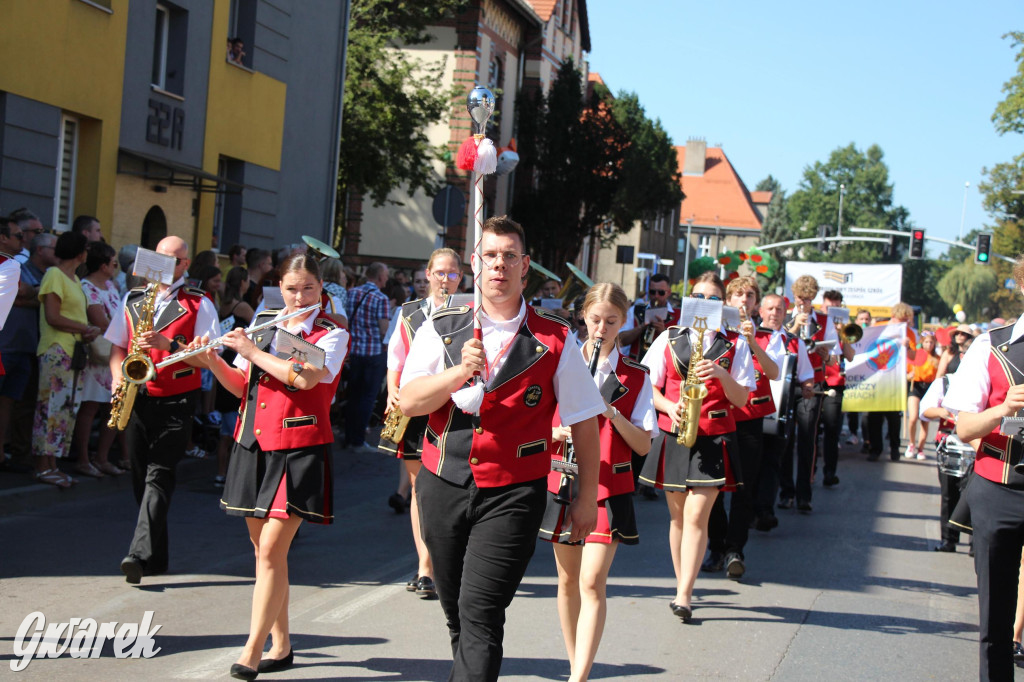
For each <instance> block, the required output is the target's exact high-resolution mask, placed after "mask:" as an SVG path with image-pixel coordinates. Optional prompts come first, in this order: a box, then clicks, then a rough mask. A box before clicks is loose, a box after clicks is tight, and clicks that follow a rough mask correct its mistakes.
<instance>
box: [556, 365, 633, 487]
mask: <svg viewBox="0 0 1024 682" xmlns="http://www.w3.org/2000/svg"><path fill="white" fill-rule="evenodd" d="M646 380H647V368H646V367H644V366H643V365H641V364H639V363H636V362H633V361H632V360H630V359H629V358H626V357H623V356H622V355H621V354H620V355H619V362H618V364H617V365H616V367H615V373H614V374H612V375H610V376H609V377H608V378H607V379H606V380H605V382H604V384H603V385H602V386H601V396H602V397H603V398H604V399H605V402H607V403H608V404H609V405H612V406H613V407H615V409H617V410H618V411H619V412H621V413H622V416H623V417H625V418H626V419H629V418H630V415H632V414H633V409H634V408H635V407H636V401H637V398H639V397H640V391H641V390H643V387H644V382H645V381H646ZM554 423H556V424H559V423H561V422H559V421H558V415H557V413H556V415H555V420H554ZM597 424H598V428H599V429H600V435H601V468H600V469H599V473H598V480H597V501H598V502H600V501H602V500H606V499H608V498H609V497H613V496H615V495H622V494H623V493H630V492H633V449H632V448H630V447H629V445H628V444H627V443H626V441H625V440H623V438H622V436H620V435H619V432H618V431H616V430H615V427H614V426H612V423H611V422H610V421H609V420H608V419H605V417H604V416H603V415H600V416H598V418H597ZM563 447H564V443H562V444H559V446H558V449H557V450H556V451H555V453H554V454H553V455H552V459H553V460H554V459H561V458H562V448H563ZM561 480H562V475H561V474H560V473H558V472H557V471H551V472H550V473H548V490H549V491H550V492H552V493H557V492H558V487H559V484H560V483H561Z"/></svg>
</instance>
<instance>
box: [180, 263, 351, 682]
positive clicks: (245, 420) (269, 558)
mask: <svg viewBox="0 0 1024 682" xmlns="http://www.w3.org/2000/svg"><path fill="white" fill-rule="evenodd" d="M280 272H281V284H280V286H281V295H282V296H283V297H284V301H285V309H284V310H283V311H277V310H268V311H264V312H263V313H260V314H259V315H257V316H256V318H255V319H254V320H253V324H254V325H256V324H262V323H264V322H268V321H271V320H273V319H275V318H277V317H279V316H281V315H283V314H287V313H291V312H295V311H296V310H298V309H300V308H304V307H307V306H310V305H313V304H315V303H317V302H318V301H320V293H321V285H322V283H321V279H320V269H319V267H318V266H317V263H316V260H315V259H313V258H311V257H309V256H307V255H305V254H299V255H295V256H292V257H290V258H288V259H287V260H285V261H284V263H282V265H281V268H280ZM282 331H283V332H288V333H290V334H292V335H294V336H297V337H299V338H301V339H303V340H304V341H306V342H308V343H311V344H313V345H315V346H317V347H319V348H321V349H323V351H324V356H325V359H324V366H323V367H320V368H318V367H316V366H315V365H313V364H311V363H309V362H298V361H296V360H295V359H294V358H292V357H289V356H288V355H287V354H286V353H284V352H281V351H278V349H277V346H278V334H279V333H280V332H282ZM223 340H224V346H225V347H226V348H230V349H232V350H234V351H235V352H236V353H237V354H238V357H237V358H236V359H235V361H234V366H233V367H230V366H228V364H227V363H226V362H224V360H222V359H221V358H220V357H218V356H217V354H216V352H215V351H214V350H210V351H207V352H206V353H204V354H202V355H201V356H199V357H200V358H202V360H203V362H204V363H205V364H206V365H207V366H208V367H209V368H210V369H211V370H212V371H213V373H214V376H216V377H217V380H218V381H219V382H220V383H221V384H222V385H223V386H224V387H225V388H226V389H227V390H228V391H231V393H233V394H235V395H236V396H239V397H241V398H242V409H241V414H240V416H239V419H238V423H237V425H236V427H235V446H234V451H233V452H232V454H231V462H230V464H229V466H228V474H227V481H226V483H225V486H224V493H223V497H222V499H221V507H222V508H223V509H224V510H226V511H227V513H228V514H229V515H232V516H244V517H246V525H247V526H248V529H249V539H250V540H252V543H253V545H254V546H255V548H256V586H255V588H254V591H253V603H252V621H251V625H250V630H249V639H248V641H247V642H246V643H245V647H244V648H243V649H242V654H241V656H239V658H238V662H237V663H236V664H234V665H233V666H231V675H232V676H233V677H236V678H238V679H253V678H255V677H256V675H257V674H258V673H259V672H271V671H273V670H282V669H284V668H287V667H289V666H290V665H291V664H292V650H291V641H290V638H289V629H288V548H289V547H290V546H291V542H292V538H294V537H295V532H296V531H297V530H298V528H299V524H300V523H301V522H302V521H303V519H305V520H307V521H311V522H313V523H320V524H327V523H331V522H332V520H333V518H334V515H333V502H332V488H331V443H332V442H333V441H334V436H333V434H332V432H331V422H330V417H329V414H328V411H329V409H330V404H331V397H332V396H333V395H334V391H335V388H336V386H337V383H338V372H339V370H340V369H341V363H342V361H343V360H344V358H345V350H346V348H347V343H348V333H347V332H346V331H345V330H343V329H340V328H339V327H338V326H337V325H336V324H335V323H334V322H332V321H331V320H330V318H329V317H327V315H326V314H325V313H324V312H323V311H322V310H320V311H314V312H311V313H309V314H307V315H305V316H300V317H294V318H291V319H290V320H285V321H283V322H280V323H278V325H277V326H276V327H272V328H269V329H266V330H263V331H262V332H259V333H257V334H256V335H255V337H254V338H250V337H249V336H247V335H246V334H245V332H244V331H243V330H241V329H235V330H234V331H232V332H229V333H228V334H227V335H225V336H224V339H223ZM202 342H204V340H199V341H197V342H195V345H198V344H200V343H202ZM268 634H269V635H271V638H272V644H271V647H270V651H269V652H268V657H267V658H266V659H263V660H262V661H261V660H260V656H261V655H262V653H263V647H264V645H265V644H266V640H267V635H268Z"/></svg>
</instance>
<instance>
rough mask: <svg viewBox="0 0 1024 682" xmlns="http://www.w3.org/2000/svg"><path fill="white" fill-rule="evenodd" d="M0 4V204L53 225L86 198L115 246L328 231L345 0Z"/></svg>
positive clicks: (277, 241)
mask: <svg viewBox="0 0 1024 682" xmlns="http://www.w3.org/2000/svg"><path fill="white" fill-rule="evenodd" d="M7 9H8V10H9V11H8V12H7V14H8V15H10V16H6V17H4V21H3V22H0V37H2V38H3V39H2V40H0V59H3V60H4V63H5V64H17V65H18V68H15V69H4V70H0V125H3V126H4V131H5V135H4V136H3V139H4V140H5V142H4V143H3V147H2V148H0V210H3V211H9V210H11V209H14V208H17V207H18V206H26V207H28V208H30V209H31V210H33V211H35V212H36V213H37V214H39V215H40V216H43V222H44V224H47V225H51V224H52V226H53V227H55V228H56V229H58V230H59V229H66V228H67V226H68V225H69V224H70V221H71V220H73V218H74V216H75V215H77V214H83V213H85V214H92V215H95V216H96V217H97V218H99V219H100V222H101V224H102V225H103V230H104V234H105V236H106V238H107V240H108V241H110V242H111V243H112V244H113V245H114V246H120V245H123V244H130V243H138V244H141V245H143V246H147V247H152V246H154V245H155V244H156V242H157V241H159V239H160V238H162V237H163V236H166V235H177V236H180V237H182V238H184V239H185V240H186V241H188V242H189V243H190V244H192V245H193V248H194V250H195V251H199V250H202V249H208V248H214V249H219V248H223V249H225V250H226V249H227V247H229V246H230V245H232V244H234V243H242V244H245V245H246V246H249V247H263V248H271V247H273V246H275V245H281V244H283V243H292V242H298V241H300V236H301V235H303V234H309V235H312V236H314V237H317V238H319V239H323V240H329V239H330V235H331V228H332V225H333V215H334V200H335V195H336V190H335V187H336V180H335V178H336V176H337V166H336V164H337V155H336V149H337V141H338V132H339V130H340V128H339V126H340V123H341V116H340V114H341V111H340V105H341V88H342V85H343V81H344V54H345V52H344V48H345V42H346V36H347V24H348V2H347V0H343V1H340V2H339V1H335V0H302V1H301V2H299V1H298V0H274V1H273V2H270V1H269V0H214V1H213V2H211V1H210V0H174V1H173V2H171V1H165V0H33V1H32V2H28V1H25V0H20V1H18V2H13V3H11V4H10V5H9V6H8V8H7ZM55 37H57V38H56V39H55ZM234 37H240V38H241V39H242V40H243V42H244V44H245V47H244V49H245V55H244V56H242V57H240V58H238V59H237V60H234V59H229V58H228V50H227V42H228V39H229V38H234ZM38 45H46V46H47V49H46V50H38V49H31V48H30V46H38ZM28 55H31V58H29V57H28ZM40 55H42V57H41V56H40ZM6 140H14V143H12V144H11V145H8V144H6ZM27 166H31V169H32V172H31V173H26V172H25V168H26V167H27ZM50 217H52V218H50ZM48 218H50V219H49V220H48Z"/></svg>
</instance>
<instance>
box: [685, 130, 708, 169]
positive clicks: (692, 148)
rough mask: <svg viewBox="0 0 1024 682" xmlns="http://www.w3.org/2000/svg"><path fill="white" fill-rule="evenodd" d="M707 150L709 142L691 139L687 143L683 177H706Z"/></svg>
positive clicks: (695, 138)
mask: <svg viewBox="0 0 1024 682" xmlns="http://www.w3.org/2000/svg"><path fill="white" fill-rule="evenodd" d="M707 150H708V142H707V140H705V139H703V138H699V137H691V138H690V139H688V140H687V141H686V161H685V162H684V164H683V175H696V176H701V175H704V163H705V157H706V155H707Z"/></svg>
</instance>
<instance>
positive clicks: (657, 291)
mask: <svg viewBox="0 0 1024 682" xmlns="http://www.w3.org/2000/svg"><path fill="white" fill-rule="evenodd" d="M647 293H648V294H650V295H651V296H668V292H667V291H662V290H661V289H648V290H647Z"/></svg>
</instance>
